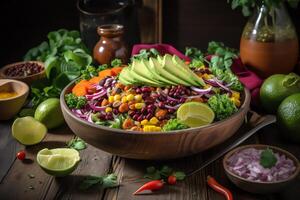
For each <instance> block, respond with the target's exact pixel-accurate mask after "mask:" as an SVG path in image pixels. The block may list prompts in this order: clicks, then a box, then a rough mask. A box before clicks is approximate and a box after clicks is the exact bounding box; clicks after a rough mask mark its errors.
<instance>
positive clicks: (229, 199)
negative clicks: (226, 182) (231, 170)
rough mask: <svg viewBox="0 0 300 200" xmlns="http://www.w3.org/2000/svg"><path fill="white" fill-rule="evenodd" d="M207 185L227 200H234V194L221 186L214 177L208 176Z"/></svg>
mask: <svg viewBox="0 0 300 200" xmlns="http://www.w3.org/2000/svg"><path fill="white" fill-rule="evenodd" d="M207 184H208V185H209V186H210V187H211V188H212V189H213V190H215V191H217V192H218V193H220V194H222V195H223V196H224V197H225V198H226V200H233V196H232V193H231V192H230V191H229V190H228V189H227V188H226V187H224V186H222V185H220V184H219V183H218V182H217V181H216V180H215V179H214V178H213V177H211V176H207Z"/></svg>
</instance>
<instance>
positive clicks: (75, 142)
mask: <svg viewBox="0 0 300 200" xmlns="http://www.w3.org/2000/svg"><path fill="white" fill-rule="evenodd" d="M67 146H68V147H69V148H72V149H76V150H78V151H80V150H83V149H86V147H87V145H86V143H85V141H83V140H82V139H81V138H79V137H75V138H73V139H72V140H70V141H69V142H67Z"/></svg>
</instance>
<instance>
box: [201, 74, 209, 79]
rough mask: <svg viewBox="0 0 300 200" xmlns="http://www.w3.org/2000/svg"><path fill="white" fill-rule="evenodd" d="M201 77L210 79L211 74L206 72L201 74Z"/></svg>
mask: <svg viewBox="0 0 300 200" xmlns="http://www.w3.org/2000/svg"><path fill="white" fill-rule="evenodd" d="M202 77H203V78H204V79H211V75H209V74H207V73H205V74H203V75H202Z"/></svg>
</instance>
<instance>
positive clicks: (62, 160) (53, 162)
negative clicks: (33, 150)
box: [36, 148, 80, 177]
mask: <svg viewBox="0 0 300 200" xmlns="http://www.w3.org/2000/svg"><path fill="white" fill-rule="evenodd" d="M36 160H37V162H38V164H39V165H40V167H41V168H42V169H43V170H44V171H45V172H46V173H48V174H50V175H52V176H57V177H61V176H67V175H69V174H71V173H72V172H73V171H74V170H75V169H76V168H77V165H78V163H79V161H80V156H79V152H78V151H77V150H75V149H69V148H56V149H47V148H46V149H42V150H40V151H39V152H38V154H37V156H36Z"/></svg>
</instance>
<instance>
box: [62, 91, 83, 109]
mask: <svg viewBox="0 0 300 200" xmlns="http://www.w3.org/2000/svg"><path fill="white" fill-rule="evenodd" d="M65 100H66V103H67V105H68V107H69V108H76V109H80V108H82V107H84V106H85V105H86V104H87V100H86V98H85V97H84V96H79V97H77V96H76V95H74V94H73V93H69V94H66V95H65Z"/></svg>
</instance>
